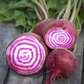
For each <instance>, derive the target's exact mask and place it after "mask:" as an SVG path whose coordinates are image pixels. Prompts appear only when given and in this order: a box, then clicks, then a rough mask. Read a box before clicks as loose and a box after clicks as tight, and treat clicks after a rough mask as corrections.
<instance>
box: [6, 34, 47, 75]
mask: <svg viewBox="0 0 84 84" xmlns="http://www.w3.org/2000/svg"><path fill="white" fill-rule="evenodd" d="M47 54H48V50H47V47H46V46H45V44H44V42H43V40H42V38H41V37H40V36H39V35H37V34H34V33H23V34H21V35H19V36H18V37H17V38H15V39H14V40H13V41H12V42H11V43H10V44H9V46H8V47H7V49H6V58H7V63H8V65H9V67H10V68H11V69H12V70H14V71H15V72H17V73H19V74H22V75H30V74H34V73H36V72H38V71H39V70H40V69H41V68H42V67H43V65H44V63H45V59H46V56H47Z"/></svg>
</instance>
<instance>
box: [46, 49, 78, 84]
mask: <svg viewBox="0 0 84 84" xmlns="http://www.w3.org/2000/svg"><path fill="white" fill-rule="evenodd" d="M46 67H47V70H48V71H50V70H51V72H50V76H49V77H48V78H47V80H46V82H45V84H50V83H51V81H53V80H55V79H60V81H62V80H63V79H66V78H68V77H71V76H72V75H73V74H74V73H75V71H76V70H77V67H78V62H77V59H76V57H75V56H74V54H73V53H72V52H71V51H69V50H67V49H64V48H58V49H55V50H53V51H52V52H51V53H50V54H49V56H48V58H47V60H46Z"/></svg>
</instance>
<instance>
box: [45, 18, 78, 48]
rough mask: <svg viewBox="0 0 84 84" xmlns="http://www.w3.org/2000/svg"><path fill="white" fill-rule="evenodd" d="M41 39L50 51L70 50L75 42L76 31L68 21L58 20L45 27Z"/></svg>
mask: <svg viewBox="0 0 84 84" xmlns="http://www.w3.org/2000/svg"><path fill="white" fill-rule="evenodd" d="M43 37H44V41H45V43H46V45H47V46H48V47H49V48H51V49H56V48H66V49H72V48H73V47H74V45H75V43H76V41H77V29H76V28H75V26H74V25H73V24H72V23H71V22H70V21H68V20H64V19H59V20H55V21H53V22H51V23H49V24H48V25H47V26H46V29H45V31H44V34H43Z"/></svg>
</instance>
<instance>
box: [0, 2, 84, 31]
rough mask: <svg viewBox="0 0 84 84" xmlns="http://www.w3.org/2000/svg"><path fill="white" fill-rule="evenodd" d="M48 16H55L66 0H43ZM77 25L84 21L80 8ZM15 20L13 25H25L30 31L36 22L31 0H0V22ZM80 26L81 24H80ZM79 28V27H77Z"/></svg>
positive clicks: (83, 14) (65, 3)
mask: <svg viewBox="0 0 84 84" xmlns="http://www.w3.org/2000/svg"><path fill="white" fill-rule="evenodd" d="M45 1H46V4H47V8H48V11H49V16H50V18H53V16H54V15H55V16H54V18H56V17H57V15H58V14H59V13H60V11H61V10H62V9H63V8H64V7H65V6H66V5H67V1H68V0H45ZM77 20H78V22H79V25H82V24H83V23H84V12H83V11H82V9H81V10H80V12H79V16H78V18H77ZM10 21H13V22H15V27H18V26H22V27H25V28H26V30H27V31H30V30H31V29H32V28H33V27H34V26H35V25H36V24H37V23H38V19H37V15H36V13H35V9H34V4H33V3H32V1H31V0H0V22H10ZM80 27H81V26H80ZM78 30H80V28H79V29H78Z"/></svg>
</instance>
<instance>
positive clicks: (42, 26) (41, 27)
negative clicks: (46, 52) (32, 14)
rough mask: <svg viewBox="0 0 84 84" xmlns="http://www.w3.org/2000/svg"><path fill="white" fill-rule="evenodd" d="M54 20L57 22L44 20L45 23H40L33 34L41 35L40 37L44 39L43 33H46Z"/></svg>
mask: <svg viewBox="0 0 84 84" xmlns="http://www.w3.org/2000/svg"><path fill="white" fill-rule="evenodd" d="M54 20H55V19H46V20H43V21H41V22H39V23H38V24H37V25H36V26H35V27H34V29H33V31H32V32H34V33H36V34H38V35H40V36H41V37H42V38H43V33H44V30H45V28H46V26H47V25H48V24H49V23H50V22H52V21H54Z"/></svg>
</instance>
